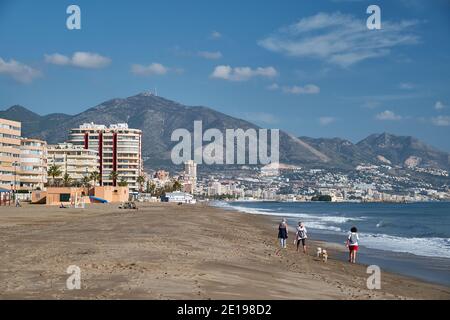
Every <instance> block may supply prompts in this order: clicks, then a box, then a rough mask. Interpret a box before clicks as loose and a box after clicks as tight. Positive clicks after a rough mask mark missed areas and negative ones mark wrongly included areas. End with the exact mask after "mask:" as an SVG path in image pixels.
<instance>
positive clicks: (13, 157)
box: [0, 119, 21, 191]
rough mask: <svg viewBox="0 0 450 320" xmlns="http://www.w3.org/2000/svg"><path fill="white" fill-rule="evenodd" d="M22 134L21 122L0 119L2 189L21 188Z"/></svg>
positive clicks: (0, 182) (0, 173) (0, 178)
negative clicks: (19, 174) (19, 177)
mask: <svg viewBox="0 0 450 320" xmlns="http://www.w3.org/2000/svg"><path fill="white" fill-rule="evenodd" d="M20 135H21V123H20V122H17V121H11V120H7V119H0V189H7V190H14V191H16V190H18V189H19V179H18V169H19V166H20Z"/></svg>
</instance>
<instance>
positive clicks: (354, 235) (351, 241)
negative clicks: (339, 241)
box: [347, 227, 359, 263]
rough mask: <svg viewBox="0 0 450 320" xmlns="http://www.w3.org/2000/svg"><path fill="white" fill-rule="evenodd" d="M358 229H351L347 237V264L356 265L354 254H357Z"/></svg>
mask: <svg viewBox="0 0 450 320" xmlns="http://www.w3.org/2000/svg"><path fill="white" fill-rule="evenodd" d="M358 241H359V236H358V229H356V227H353V228H351V229H350V233H349V234H348V237H347V247H348V250H349V257H348V262H350V263H356V253H357V252H358V248H359V247H358Z"/></svg>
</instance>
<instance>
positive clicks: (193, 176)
mask: <svg viewBox="0 0 450 320" xmlns="http://www.w3.org/2000/svg"><path fill="white" fill-rule="evenodd" d="M196 189H197V164H196V163H195V162H194V161H193V160H189V161H186V162H185V163H184V190H185V191H186V192H188V193H192V194H193V193H195V192H196Z"/></svg>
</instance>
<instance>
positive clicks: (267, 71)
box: [211, 65, 278, 81]
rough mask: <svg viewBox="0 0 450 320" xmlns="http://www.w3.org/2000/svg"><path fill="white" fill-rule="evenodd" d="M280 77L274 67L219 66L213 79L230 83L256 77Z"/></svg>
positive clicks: (214, 72) (212, 75) (213, 74)
mask: <svg viewBox="0 0 450 320" xmlns="http://www.w3.org/2000/svg"><path fill="white" fill-rule="evenodd" d="M277 75H278V72H277V70H276V69H275V68H274V67H266V68H262V67H258V68H256V69H252V68H250V67H235V68H233V67H231V66H224V65H221V66H217V67H216V68H215V69H214V71H213V73H212V74H211V78H215V79H223V80H229V81H247V80H250V79H251V78H254V77H263V78H274V77H276V76H277Z"/></svg>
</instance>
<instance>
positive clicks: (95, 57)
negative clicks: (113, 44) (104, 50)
mask: <svg viewBox="0 0 450 320" xmlns="http://www.w3.org/2000/svg"><path fill="white" fill-rule="evenodd" d="M44 57H45V62H47V63H50V64H55V65H59V66H73V67H78V68H85V69H100V68H104V67H106V66H108V65H109V64H110V63H111V59H110V58H108V57H104V56H102V55H100V54H98V53H93V52H82V51H77V52H75V53H74V54H73V55H72V57H69V56H65V55H63V54H60V53H53V54H46V55H44Z"/></svg>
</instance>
